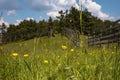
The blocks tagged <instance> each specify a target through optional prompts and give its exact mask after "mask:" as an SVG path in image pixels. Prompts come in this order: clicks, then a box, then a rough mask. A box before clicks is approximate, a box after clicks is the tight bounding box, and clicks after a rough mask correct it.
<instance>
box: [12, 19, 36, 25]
mask: <svg viewBox="0 0 120 80" xmlns="http://www.w3.org/2000/svg"><path fill="white" fill-rule="evenodd" d="M31 19H32V20H34V18H32V17H27V18H26V19H18V20H16V22H15V23H14V25H16V26H17V25H19V24H20V23H21V22H22V21H23V20H28V21H29V20H31Z"/></svg>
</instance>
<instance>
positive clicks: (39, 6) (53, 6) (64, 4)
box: [26, 0, 78, 17]
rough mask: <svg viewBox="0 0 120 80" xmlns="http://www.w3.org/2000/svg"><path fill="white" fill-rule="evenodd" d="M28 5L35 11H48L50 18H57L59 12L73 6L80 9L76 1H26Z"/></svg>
mask: <svg viewBox="0 0 120 80" xmlns="http://www.w3.org/2000/svg"><path fill="white" fill-rule="evenodd" d="M26 3H27V4H28V5H29V6H30V7H31V8H32V9H34V10H37V11H40V12H43V11H46V13H47V15H48V16H51V17H56V16H57V15H59V14H58V11H60V10H66V9H69V8H70V7H71V6H75V7H77V8H78V5H77V2H76V0H26Z"/></svg>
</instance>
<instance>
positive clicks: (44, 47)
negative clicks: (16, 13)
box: [0, 35, 120, 80]
mask: <svg viewBox="0 0 120 80" xmlns="http://www.w3.org/2000/svg"><path fill="white" fill-rule="evenodd" d="M84 44H85V43H84ZM62 45H64V46H66V47H67V48H66V49H62V48H61V46H62ZM2 47H3V49H1V50H0V80H119V79H120V77H119V74H120V53H119V50H117V51H116V47H115V48H114V47H112V48H110V49H107V48H105V47H104V48H87V47H84V48H76V47H75V46H74V45H73V44H72V43H71V42H70V41H68V40H67V39H66V38H65V37H62V36H59V35H57V36H56V37H53V38H51V39H49V38H47V37H43V38H35V39H32V40H28V41H24V42H16V43H9V44H6V45H4V46H2ZM71 49H72V51H71ZM13 53H16V54H18V56H13V55H12V54H13ZM25 54H28V56H26V57H25V56H24V55H25Z"/></svg>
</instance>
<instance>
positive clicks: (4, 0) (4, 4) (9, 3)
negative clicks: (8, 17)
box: [0, 0, 20, 10]
mask: <svg viewBox="0 0 120 80" xmlns="http://www.w3.org/2000/svg"><path fill="white" fill-rule="evenodd" d="M19 8H20V4H19V1H18V0H0V9H1V10H13V9H19Z"/></svg>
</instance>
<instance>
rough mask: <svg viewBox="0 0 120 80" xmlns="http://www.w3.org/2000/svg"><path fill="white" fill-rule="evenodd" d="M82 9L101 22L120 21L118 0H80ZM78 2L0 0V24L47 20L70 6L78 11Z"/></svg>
mask: <svg viewBox="0 0 120 80" xmlns="http://www.w3.org/2000/svg"><path fill="white" fill-rule="evenodd" d="M80 2H81V3H82V7H83V9H84V8H86V9H88V11H89V12H91V13H92V15H94V16H96V17H98V18H100V19H102V20H112V21H113V20H117V19H120V10H119V8H120V5H119V4H120V0H80ZM78 4H79V0H0V12H2V18H1V20H0V24H1V23H2V22H4V23H5V24H6V25H9V24H15V25H18V24H19V23H20V22H21V21H23V20H25V19H26V20H30V19H33V20H36V21H40V20H42V19H45V20H47V19H48V17H49V16H51V17H53V18H55V17H56V16H59V14H58V11H60V10H63V11H65V10H66V9H69V8H70V7H71V6H74V7H76V8H77V9H79V5H78Z"/></svg>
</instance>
